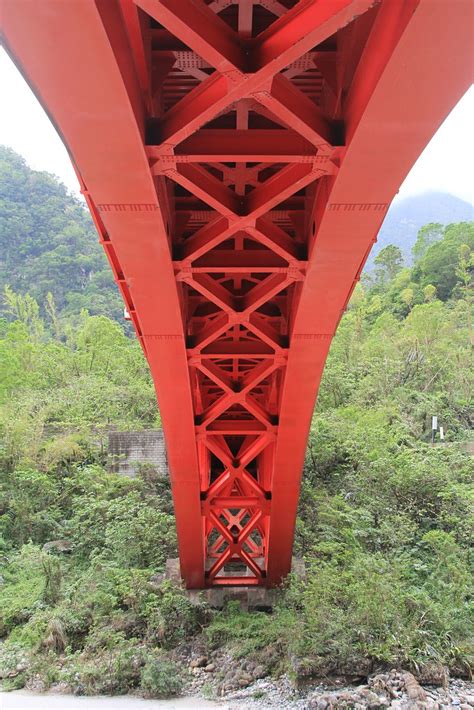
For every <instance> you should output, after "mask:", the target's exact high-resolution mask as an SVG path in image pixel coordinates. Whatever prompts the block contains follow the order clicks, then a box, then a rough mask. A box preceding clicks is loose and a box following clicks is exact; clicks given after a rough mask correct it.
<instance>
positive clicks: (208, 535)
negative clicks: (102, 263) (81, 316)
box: [2, 0, 473, 587]
mask: <svg viewBox="0 0 474 710" xmlns="http://www.w3.org/2000/svg"><path fill="white" fill-rule="evenodd" d="M229 4H230V3H227V0H226V2H224V3H220V2H213V3H211V4H210V5H207V4H206V3H205V2H203V1H202V0H183V1H182V2H181V1H180V2H177V0H136V2H134V0H117V1H116V0H70V2H68V3H57V2H55V0H43V2H42V3H36V4H32V3H30V2H29V1H28V0H4V3H3V18H2V20H3V28H4V32H5V36H6V44H7V47H8V48H9V51H10V52H11V53H12V55H13V56H14V57H15V59H16V61H17V63H18V64H19V66H20V68H21V69H22V71H23V72H24V74H25V75H26V76H27V77H28V80H29V81H30V83H31V85H32V86H33V87H34V89H35V91H36V92H37V94H38V95H39V97H40V100H41V101H42V103H43V105H45V106H46V107H47V108H48V110H49V112H50V114H51V115H52V116H53V117H54V120H55V122H56V125H57V126H58V128H59V130H60V132H61V135H62V136H63V138H64V140H65V142H66V143H67V146H68V149H69V151H70V154H71V156H72V158H73V160H74V165H75V167H76V170H77V172H78V176H79V179H80V181H81V186H82V188H83V191H84V194H85V197H86V199H87V202H88V205H89V207H90V209H91V212H92V215H93V218H94V221H95V223H96V226H97V229H98V232H99V235H100V241H101V243H102V244H103V246H104V248H105V250H106V253H107V257H108V259H109V262H110V264H111V268H112V269H113V271H114V276H115V279H116V281H117V284H118V286H119V288H120V290H121V293H122V295H123V297H124V300H125V303H126V306H127V309H128V311H129V313H130V317H131V319H132V322H133V324H134V327H135V329H136V332H137V335H138V337H139V339H140V342H141V344H142V347H143V349H144V352H145V354H146V356H147V358H148V361H149V363H150V368H151V371H152V375H153V378H154V381H155V385H156V390H157V395H158V400H159V404H160V410H161V415H162V420H163V426H164V430H165V436H166V441H167V449H168V458H169V463H170V471H171V480H172V487H173V497H174V501H175V512H176V525H177V532H178V542H179V554H180V561H181V572H182V575H183V578H184V580H185V583H186V585H187V586H188V587H202V586H204V585H216V586H219V585H229V584H232V585H236V584H237V585H267V586H272V585H275V584H278V583H279V582H280V581H281V579H282V578H283V576H284V575H285V574H286V573H287V572H288V571H289V569H290V562H291V549H292V541H293V530H294V521H295V515H296V506H297V501H298V493H299V482H300V475H301V469H302V464H303V459H304V453H305V446H306V438H307V432H308V427H309V423H310V421H311V416H312V412H313V407H314V401H315V397H316V393H317V389H318V385H319V380H320V377H321V373H322V370H323V367H324V362H325V358H326V355H327V351H328V349H329V345H330V342H331V338H332V335H333V333H334V332H335V329H336V327H337V324H338V322H339V319H340V317H341V314H342V312H343V310H344V308H345V306H346V304H347V301H348V298H349V296H350V293H351V291H352V289H353V288H354V285H355V283H356V281H357V279H358V277H359V275H360V271H361V268H362V266H363V263H364V261H365V259H366V258H367V255H368V253H369V251H370V246H371V244H372V243H373V241H374V239H375V236H376V233H377V231H378V228H379V226H380V224H381V221H382V220H383V217H384V215H385V213H386V209H387V206H388V204H389V203H390V200H391V199H392V197H393V195H394V194H395V193H396V191H397V189H398V186H399V184H400V183H401V181H402V180H403V178H404V177H405V175H406V173H407V172H408V170H409V168H410V166H411V165H412V163H413V162H414V160H415V159H416V157H417V156H418V155H419V153H420V152H421V150H422V149H423V147H424V146H425V145H426V143H427V142H428V140H429V138H430V137H431V135H432V134H433V132H434V131H435V130H436V128H437V127H438V126H439V124H440V123H441V121H442V120H443V118H444V116H445V115H446V113H447V112H448V111H449V109H450V108H451V106H452V105H453V104H454V103H455V101H456V100H457V99H458V98H459V97H460V96H461V95H462V93H463V91H464V90H465V88H466V87H467V85H468V83H469V82H470V80H471V76H470V71H469V70H470V65H469V52H470V27H471V25H470V22H469V19H470V13H472V9H473V8H472V4H471V3H470V0H458V2H457V3H455V4H453V3H449V2H448V0H381V1H380V2H377V0H328V1H327V2H321V0H301V1H300V2H295V3H294V6H292V7H291V8H290V9H288V10H287V11H286V8H285V7H284V6H283V5H282V4H281V3H278V2H276V0H265V1H263V0H261V2H255V3H253V2H249V1H247V0H245V1H244V0H242V1H241V2H239V0H235V1H234V2H233V4H234V5H236V6H237V9H236V14H235V13H234V15H232V17H235V23H234V25H233V26H231V24H232V22H233V20H232V17H231V16H229V17H231V19H230V20H229V22H230V24H228V23H227V21H226V20H224V19H223V18H224V16H222V17H219V15H218V13H219V12H220V10H222V9H224V5H226V6H227V5H229ZM286 4H291V3H286ZM260 5H262V6H263V7H266V8H267V9H268V10H270V12H273V13H274V16H277V15H278V16H279V19H276V20H275V21H274V22H273V23H271V24H270V25H269V26H267V25H268V22H269V21H268V14H267V15H266V16H265V15H262V14H259V7H260ZM272 8H273V9H272ZM265 18H266V19H265ZM156 22H158V23H160V24H159V25H158V26H157V25H156ZM259 22H260V23H261V22H264V25H265V27H266V29H265V28H264V29H263V31H261V32H260V34H258V32H255V31H253V30H254V27H255V24H254V23H257V24H258V23H259ZM265 23H266V24H265ZM252 35H256V36H252ZM440 65H442V66H443V68H444V71H445V72H446V75H447V76H449V81H446V82H443V81H441V80H440V76H439V70H438V67H439V66H440ZM186 72H188V74H187V73H186ZM210 122H211V124H210V125H206V124H208V123H210ZM243 570H246V571H245V572H244V571H243Z"/></svg>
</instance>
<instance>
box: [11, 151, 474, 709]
mask: <svg viewBox="0 0 474 710" xmlns="http://www.w3.org/2000/svg"><path fill="white" fill-rule="evenodd" d="M7 159H8V161H9V162H10V163H11V162H12V161H13V162H15V160H16V158H15V157H14V156H13V157H12V156H11V155H10V156H7V158H4V160H7ZM17 179H18V186H17V187H15V188H14V187H12V184H11V181H10V180H11V179H10V178H8V180H7V182H9V187H8V190H9V191H10V192H9V195H10V197H9V203H10V207H9V208H8V209H10V210H11V214H10V217H9V218H8V223H9V224H10V225H11V223H12V220H13V215H14V214H17V213H18V229H17V231H16V232H15V233H12V232H11V231H9V230H10V227H8V228H7V229H6V231H4V232H2V240H3V241H2V244H3V245H4V246H5V245H6V246H7V247H8V248H7V252H6V253H7V258H6V262H5V263H7V264H8V266H6V265H5V264H2V270H3V271H2V278H4V279H5V278H6V277H8V278H7V281H8V283H9V284H10V288H7V289H6V290H5V291H4V294H3V313H4V318H3V319H2V320H0V437H1V438H0V638H3V639H4V643H3V645H2V646H0V677H2V676H3V678H4V685H5V687H21V686H23V685H24V684H25V683H26V684H28V685H30V686H31V685H35V684H36V685H35V687H42V688H47V687H49V686H50V685H51V684H57V683H62V687H63V688H69V689H71V690H72V691H74V692H77V693H86V694H87V693H125V692H128V691H131V690H134V689H138V690H139V692H141V693H142V694H144V695H148V696H160V695H166V694H173V693H178V692H180V689H181V688H182V687H183V685H185V684H186V683H187V682H188V680H189V677H190V676H189V671H188V665H189V663H188V662H186V663H183V659H185V660H186V659H188V661H189V653H190V647H191V645H192V644H193V643H194V644H197V646H196V647H199V649H201V652H202V653H205V654H207V655H209V656H210V657H212V654H214V658H215V659H217V660H216V661H215V663H214V668H213V669H212V670H211V671H209V673H208V674H207V675H206V677H207V678H208V679H209V680H208V686H209V688H208V692H210V693H211V692H214V690H215V689H217V688H219V687H224V686H225V687H228V686H230V687H231V686H232V683H233V682H235V683H236V684H237V685H239V686H240V687H242V686H243V685H245V684H246V683H247V684H248V683H250V682H251V681H252V679H253V678H255V677H261V676H262V675H263V676H264V675H266V674H273V675H278V674H280V673H283V672H289V673H290V675H291V676H292V677H294V678H303V677H314V678H322V677H324V678H327V677H330V676H334V675H344V676H346V677H350V678H356V679H357V678H364V677H365V676H367V674H368V673H369V672H371V671H374V670H376V669H383V668H394V667H395V668H405V669H411V670H415V671H419V670H420V669H423V668H428V667H430V668H432V667H433V665H434V666H435V667H447V668H448V669H449V671H450V672H451V674H453V675H461V676H462V675H463V676H468V675H469V674H470V668H471V667H472V663H473V647H472V634H471V632H470V629H471V625H470V622H471V618H470V609H471V607H470V604H471V600H472V594H473V591H474V590H473V584H472V572H471V570H472V549H473V548H472V542H473V541H472V530H473V522H474V516H473V512H474V496H473V486H472V483H473V473H474V471H473V459H472V458H471V457H470V456H469V454H468V453H467V451H466V446H465V444H466V442H467V441H468V440H469V437H470V436H471V433H470V430H471V428H472V423H473V422H472V401H471V396H472V371H473V369H472V344H473V336H472V306H473V290H472V274H473V257H472V254H473V251H474V224H473V223H460V224H453V225H450V226H448V227H446V228H443V227H440V226H439V225H436V224H435V225H427V226H426V228H425V229H422V230H421V231H420V233H419V236H418V240H417V242H416V244H415V247H414V266H413V267H411V268H406V267H403V264H402V258H401V254H400V251H399V249H398V248H397V247H396V246H394V245H391V246H387V247H386V249H384V250H383V251H382V252H381V253H380V254H379V255H378V256H377V259H376V265H375V266H376V268H375V269H374V271H373V273H372V274H371V276H370V278H366V279H365V280H364V281H363V283H362V284H359V285H358V287H357V288H356V290H355V292H354V294H353V297H352V300H351V302H350V305H349V307H348V310H347V313H346V314H345V316H344V318H343V319H342V321H341V324H340V327H339V330H338V333H337V335H336V337H335V340H334V342H333V345H332V349H331V352H330V355H329V359H328V363H327V367H326V370H325V374H324V378H323V382H322V386H321V391H320V395H319V400H318V405H317V409H316V412H315V415H314V418H313V422H312V427H311V434H310V439H309V446H308V453H307V458H306V465H305V471H304V478H303V484H302V494H301V503H300V509H299V515H298V521H297V529H296V542H295V552H296V554H298V555H300V556H303V557H304V558H305V560H306V566H307V579H306V580H300V579H292V580H290V581H289V583H288V585H287V586H286V588H285V589H283V590H282V591H281V593H280V598H279V602H278V604H277V606H276V607H275V608H274V610H273V613H272V614H263V613H253V614H248V613H244V612H242V611H240V610H239V609H238V607H236V606H235V605H230V606H229V607H228V608H227V609H225V610H224V611H222V612H213V611H211V610H210V609H209V608H207V606H206V605H205V604H204V603H202V604H200V605H197V606H193V605H191V603H190V602H189V601H188V599H187V598H186V596H185V595H184V594H183V593H182V591H181V590H180V589H178V588H176V587H174V586H173V585H172V584H170V583H169V582H165V583H162V582H161V581H160V580H159V578H157V577H156V574H157V573H158V572H160V571H161V570H162V569H163V565H164V562H165V560H166V558H167V557H170V556H175V555H176V540H175V532H174V521H173V511H172V504H171V497H170V491H169V485H168V483H167V481H163V479H162V478H160V477H158V476H157V475H156V472H154V471H153V470H152V469H150V468H149V467H144V468H143V470H142V471H141V475H140V477H139V478H138V479H135V480H130V479H124V478H120V477H118V476H117V475H115V474H111V473H108V472H107V470H106V451H105V449H104V433H105V432H106V431H107V430H108V429H110V428H112V427H114V428H120V429H127V428H130V429H132V428H133V429H136V428H150V427H156V426H157V425H159V415H158V413H157V410H156V405H155V399H154V392H153V388H152V384H151V380H150V377H149V373H148V369H147V366H146V363H145V361H144V358H143V356H142V352H141V350H140V348H139V346H138V344H137V342H136V341H135V340H134V339H133V338H130V337H128V336H127V335H126V334H125V333H124V331H123V328H122V326H121V325H119V324H118V323H117V322H115V321H113V320H111V319H109V318H107V317H106V316H104V315H101V313H103V312H107V313H112V314H113V313H114V308H115V306H110V310H109V306H108V305H107V304H109V303H113V301H109V300H108V299H109V296H108V295H107V294H109V291H108V290H107V288H108V287H107V288H106V287H105V286H104V287H103V288H102V287H100V288H99V286H98V283H99V282H100V283H106V278H108V277H106V276H105V273H104V269H105V268H106V267H105V265H104V263H103V260H102V257H100V254H99V252H97V251H96V246H95V240H94V239H92V237H91V240H90V243H91V247H90V253H88V255H85V256H84V259H85V260H86V261H87V263H88V266H87V267H85V270H86V271H87V273H88V274H92V276H87V277H86V279H85V282H82V281H81V280H80V278H79V277H78V276H77V274H76V275H75V276H73V275H71V278H70V281H69V282H67V281H66V280H64V279H61V278H60V279H59V282H60V283H59V285H58V284H57V282H56V276H55V274H56V273H57V272H55V271H54V269H53V268H52V270H51V272H48V268H49V266H47V265H48V264H49V262H50V260H51V259H52V255H53V254H54V255H55V256H54V263H55V264H56V265H58V269H62V268H63V267H62V264H63V257H62V255H63V254H64V258H65V264H66V265H67V264H68V263H69V262H68V261H67V253H66V252H63V251H61V249H62V242H63V238H64V235H66V237H67V235H68V234H69V231H68V230H72V235H71V236H70V238H71V240H73V239H74V234H75V232H74V229H75V227H73V226H72V223H73V222H74V224H75V225H77V219H79V220H80V219H83V220H84V225H85V226H84V229H87V230H89V229H90V225H89V223H88V221H87V220H86V218H85V217H84V216H80V217H77V215H75V216H74V219H72V217H71V221H68V220H69V215H70V212H69V211H68V210H73V212H74V209H73V208H72V207H68V208H67V209H66V208H65V207H64V205H65V201H64V193H63V192H61V190H62V188H60V187H59V186H58V185H57V184H56V183H55V182H54V181H52V180H51V181H48V180H49V179H48V180H46V183H44V182H41V181H40V182H41V188H40V187H39V186H37V185H36V186H35V184H34V181H33V183H32V182H31V180H33V178H32V177H31V176H30V177H28V176H27V174H26V173H25V169H24V166H22V165H21V164H19V165H18V178H17ZM43 179H44V178H42V180H43ZM22 194H23V196H24V197H23V198H21V197H20V196H21V195H22ZM41 195H42V196H43V197H41ZM41 203H43V204H45V205H46V204H49V207H50V208H51V207H52V205H53V203H56V205H58V204H61V205H62V207H61V208H60V209H59V210H57V211H56V210H52V209H51V210H50V209H48V210H46V213H42V212H41ZM14 205H16V206H14ZM35 210H37V211H38V213H36V212H35ZM77 210H78V211H80V208H79V207H77ZM81 214H82V213H81ZM13 221H14V220H13ZM60 234H61V235H63V238H60V236H59V235H60ZM36 235H38V240H39V244H38V245H36ZM67 238H69V237H67ZM26 242H27V243H28V248H27V250H26V253H25V252H23V256H21V254H20V253H19V252H21V249H22V248H23V247H24V246H25V243H26ZM12 243H13V244H14V245H15V246H14V247H12ZM53 245H55V246H54V247H53V248H51V247H52V246H53ZM25 248H26V247H25ZM35 250H36V251H35ZM33 253H34V255H33ZM41 259H45V262H44V263H45V270H44V272H42V271H41V268H40V264H41V263H42V262H41ZM65 268H66V267H65ZM71 268H72V267H71ZM33 273H34V274H35V277H34V278H33V277H32V274H33ZM74 273H75V268H74ZM5 274H6V275H5ZM42 274H43V275H42ZM100 274H102V277H103V279H104V281H101V278H102V277H100V278H99V275H100ZM67 283H69V288H68V286H67ZM84 283H85V285H84ZM27 292H29V293H30V295H29V296H28V295H27ZM49 292H51V293H52V294H53V296H54V298H52V297H51V296H48V295H47V294H48V293H49ZM113 298H115V297H113ZM79 305H80V306H81V307H82V306H86V305H87V307H88V309H89V313H87V312H85V311H82V313H81V312H80V308H79ZM432 415H437V416H438V419H439V423H440V424H441V425H442V426H443V427H444V431H445V434H446V439H445V441H444V442H440V441H439V438H437V440H436V443H435V445H434V446H432V445H431V443H430V440H431V417H432ZM470 556H471V557H470ZM187 654H188V655H187ZM229 658H233V659H234V660H233V671H232V672H233V673H234V676H235V678H236V679H237V680H235V681H234V680H232V679H231V678H230V676H229V673H230V671H228V670H227V669H228V666H226V665H225V662H227V663H228V659H229ZM225 659H227V661H225ZM211 665H212V664H211ZM238 669H240V671H239V672H240V673H241V675H240V676H238V675H236V674H237V670H238ZM234 676H232V678H234ZM38 684H39V685H38Z"/></svg>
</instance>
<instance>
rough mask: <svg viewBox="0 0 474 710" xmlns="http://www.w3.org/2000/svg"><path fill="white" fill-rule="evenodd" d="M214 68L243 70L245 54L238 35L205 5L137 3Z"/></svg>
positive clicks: (178, 0)
mask: <svg viewBox="0 0 474 710" xmlns="http://www.w3.org/2000/svg"><path fill="white" fill-rule="evenodd" d="M135 2H136V3H137V5H139V7H141V8H142V10H145V12H147V13H148V14H149V15H150V17H153V18H154V19H155V20H156V21H157V22H159V23H160V25H163V26H164V27H166V28H167V29H168V30H169V31H170V32H172V33H173V34H174V35H175V36H176V37H178V38H179V39H182V40H183V42H184V44H185V45H187V46H189V47H190V48H191V49H193V50H194V51H195V52H196V53H197V54H199V55H200V56H201V57H202V58H203V59H205V60H206V61H207V62H209V64H211V66H213V67H215V68H216V69H220V70H221V71H228V70H232V69H240V70H242V69H243V67H244V63H245V54H244V52H243V50H242V47H241V45H240V42H239V37H238V35H236V34H235V32H234V31H233V30H232V29H231V28H230V27H229V25H228V24H226V23H225V22H224V21H223V20H222V19H221V18H220V17H219V16H218V15H216V14H215V13H214V12H212V10H210V9H209V8H208V7H207V5H205V4H204V3H203V2H196V1H195V0H135Z"/></svg>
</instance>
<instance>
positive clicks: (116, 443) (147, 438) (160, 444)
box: [109, 430, 168, 478]
mask: <svg viewBox="0 0 474 710" xmlns="http://www.w3.org/2000/svg"><path fill="white" fill-rule="evenodd" d="M140 464H150V465H151V466H153V468H154V469H155V470H156V472H157V473H160V474H162V475H163V476H167V475H168V460H167V458H166V448H165V439H164V436H163V432H162V431H161V430H157V431H110V432H109V470H111V471H114V472H115V473H119V474H120V475H122V476H130V477H131V478H134V477H135V476H136V475H137V473H138V469H139V465H140Z"/></svg>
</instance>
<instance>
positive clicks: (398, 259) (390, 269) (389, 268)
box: [374, 244, 403, 285]
mask: <svg viewBox="0 0 474 710" xmlns="http://www.w3.org/2000/svg"><path fill="white" fill-rule="evenodd" d="M374 264H376V266H377V267H378V269H377V277H378V281H379V283H380V284H381V285H383V284H386V283H389V282H390V281H392V279H393V278H394V277H395V276H396V274H397V273H398V272H399V271H400V269H401V268H402V266H403V256H402V252H401V249H400V248H399V247H397V246H395V244H388V246H386V247H384V248H383V249H382V251H381V252H380V253H379V254H377V256H376V257H375V259H374Z"/></svg>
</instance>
